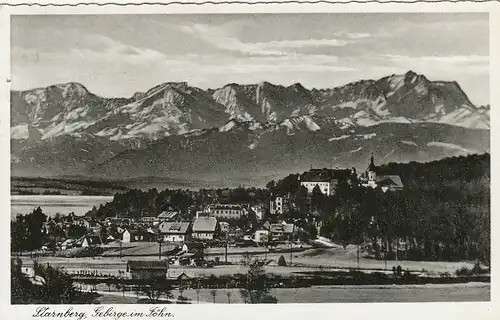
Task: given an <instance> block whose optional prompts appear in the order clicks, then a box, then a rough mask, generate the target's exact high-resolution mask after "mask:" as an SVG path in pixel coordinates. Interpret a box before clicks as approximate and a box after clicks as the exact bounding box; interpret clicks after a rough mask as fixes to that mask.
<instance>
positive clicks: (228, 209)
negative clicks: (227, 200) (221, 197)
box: [207, 204, 248, 219]
mask: <svg viewBox="0 0 500 320" xmlns="http://www.w3.org/2000/svg"><path fill="white" fill-rule="evenodd" d="M207 212H208V214H209V216H211V217H216V218H218V219H221V218H222V219H239V218H241V217H243V216H246V215H247V214H248V210H247V209H246V208H245V207H244V206H242V205H239V204H211V205H209V206H208V207H207Z"/></svg>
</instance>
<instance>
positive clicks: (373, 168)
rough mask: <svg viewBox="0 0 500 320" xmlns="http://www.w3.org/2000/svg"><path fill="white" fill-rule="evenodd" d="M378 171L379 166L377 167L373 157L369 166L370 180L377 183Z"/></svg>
mask: <svg viewBox="0 0 500 320" xmlns="http://www.w3.org/2000/svg"><path fill="white" fill-rule="evenodd" d="M376 171H377V166H375V157H374V156H373V153H372V156H371V157H370V164H369V165H368V170H367V173H368V180H372V181H375V180H376Z"/></svg>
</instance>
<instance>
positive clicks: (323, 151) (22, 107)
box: [11, 71, 490, 179]
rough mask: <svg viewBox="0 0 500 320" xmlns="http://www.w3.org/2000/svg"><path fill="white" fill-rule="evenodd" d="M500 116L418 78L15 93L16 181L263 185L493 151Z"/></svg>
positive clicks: (457, 91) (450, 87)
mask: <svg viewBox="0 0 500 320" xmlns="http://www.w3.org/2000/svg"><path fill="white" fill-rule="evenodd" d="M489 112H490V108H489V106H486V107H476V106H474V105H473V104H472V103H471V102H470V101H469V99H468V98H467V95H466V94H465V93H464V92H463V91H462V89H461V88H460V86H459V85H458V84H457V83H456V82H442V81H429V80H428V79H427V78H426V77H425V76H423V75H418V74H416V73H414V72H411V71H410V72H407V73H406V74H403V75H392V76H388V77H384V78H381V79H379V80H362V81H358V82H354V83H350V84H347V85H345V86H342V87H338V88H333V89H321V90H318V89H312V90H308V89H306V88H304V87H303V86H302V85H300V84H294V85H291V86H288V87H284V86H278V85H273V84H270V83H267V82H263V83H259V84H254V85H239V84H228V85H226V86H224V87H222V88H219V89H208V90H202V89H199V88H196V87H192V86H189V85H188V84H187V83H185V82H168V83H163V84H160V85H158V86H156V87H154V88H151V89H150V90H148V91H146V92H137V93H135V94H133V96H132V97H131V98H102V97H98V96H96V95H94V94H92V93H90V92H89V91H88V90H87V89H86V88H85V87H84V86H82V85H80V84H76V83H68V84H61V85H55V86H50V87H47V88H38V89H33V90H28V91H23V92H18V91H13V92H12V93H11V115H12V116H11V154H12V157H11V159H12V160H11V164H12V173H13V174H14V175H23V176H26V175H41V176H54V175H88V174H93V175H97V176H100V177H112V178H121V177H137V176H169V177H174V176H175V177H180V178H192V179H195V178H196V179H198V178H199V177H210V176H213V177H216V178H217V179H218V178H219V177H223V176H226V177H230V176H237V175H241V176H246V177H256V176H260V175H269V174H274V173H276V172H288V171H294V170H296V169H298V168H301V169H307V168H308V167H309V166H310V165H313V166H327V167H328V166H332V165H339V166H349V167H351V166H357V167H359V168H362V166H364V163H365V160H366V158H367V157H368V155H369V153H370V152H372V151H376V153H377V155H378V157H379V158H380V160H381V161H383V162H386V161H399V162H401V161H410V160H420V161H426V160H433V159H438V158H441V157H444V156H454V155H459V154H467V153H482V152H487V151H489V126H490V119H489Z"/></svg>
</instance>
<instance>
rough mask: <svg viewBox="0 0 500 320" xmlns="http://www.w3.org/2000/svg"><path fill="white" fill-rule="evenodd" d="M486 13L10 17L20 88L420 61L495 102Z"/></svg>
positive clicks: (143, 85) (107, 92) (423, 69)
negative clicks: (490, 78) (492, 95)
mask: <svg viewBox="0 0 500 320" xmlns="http://www.w3.org/2000/svg"><path fill="white" fill-rule="evenodd" d="M488 68H489V18H488V14H487V13H398V14H396V13H356V14H350V13H331V14H327V13H322V14H311V13H305V14H197V15H186V14H183V15H166V14H163V15H73V16H68V15H52V16H51V15H44V16H37V15H32V16H12V17H11V73H12V74H11V79H12V83H11V85H12V89H13V90H25V89H31V88H35V87H44V86H49V85H52V84H58V83H66V82H79V83H82V84H83V85H85V86H86V87H87V88H88V89H89V90H90V91H91V92H93V93H95V94H97V95H100V96H103V97H131V96H132V95H133V94H134V93H135V92H138V91H146V90H148V89H149V88H151V87H153V86H155V85H158V84H160V83H163V82H169V81H187V82H188V83H189V84H190V85H192V86H197V87H200V88H202V89H207V88H218V87H221V86H223V85H225V84H228V83H240V84H249V83H259V82H262V81H268V82H271V83H274V84H281V85H291V84H293V83H296V82H300V83H301V84H302V85H304V87H306V88H309V89H312V88H313V87H314V88H332V87H336V86H341V85H344V84H347V83H349V82H352V81H357V80H362V79H379V78H382V77H384V76H388V75H392V74H402V73H405V72H406V71H408V70H413V71H414V72H417V73H419V74H423V75H425V76H426V77H427V78H428V79H429V80H446V81H457V82H458V83H459V84H460V86H461V87H462V89H463V90H464V91H465V93H466V94H467V95H468V96H469V98H470V100H471V101H472V102H473V103H475V104H477V105H483V104H488V103H489V71H488Z"/></svg>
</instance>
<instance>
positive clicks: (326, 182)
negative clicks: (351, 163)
mask: <svg viewBox="0 0 500 320" xmlns="http://www.w3.org/2000/svg"><path fill="white" fill-rule="evenodd" d="M355 177H356V171H355V170H354V169H352V170H349V169H311V170H310V171H308V172H304V173H303V174H302V175H301V176H300V177H299V179H300V185H301V186H303V187H305V188H306V189H307V192H308V193H309V194H311V193H312V192H313V190H314V188H316V187H318V188H319V190H320V191H321V193H323V194H325V195H327V196H331V195H333V194H335V188H336V187H337V185H338V183H339V181H340V180H345V181H346V182H348V183H351V180H352V179H353V178H355Z"/></svg>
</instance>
